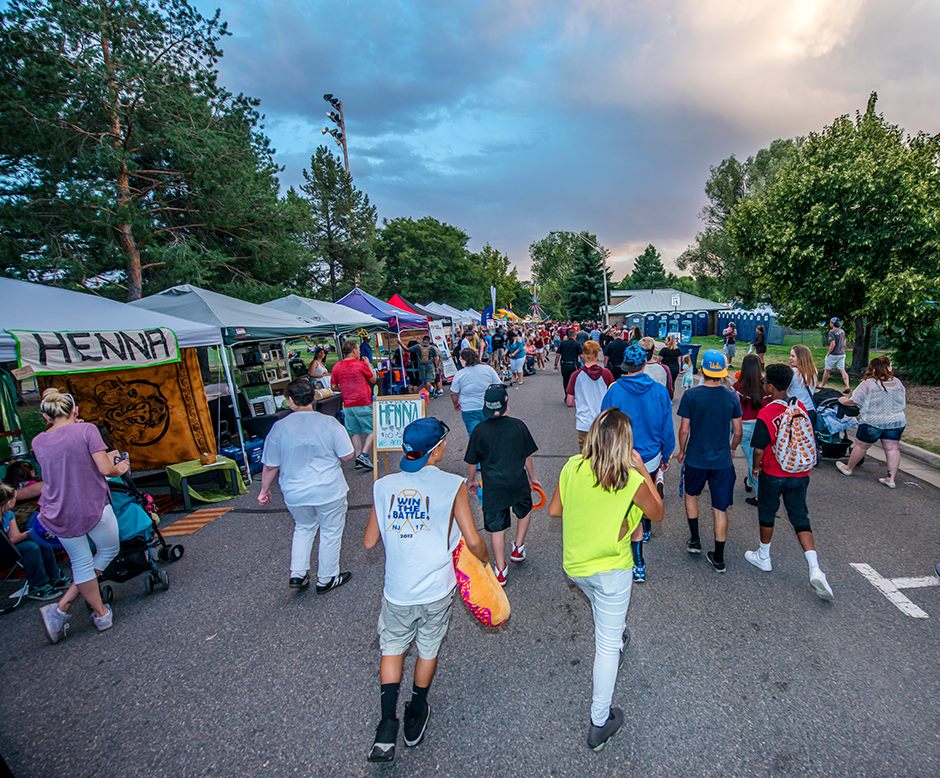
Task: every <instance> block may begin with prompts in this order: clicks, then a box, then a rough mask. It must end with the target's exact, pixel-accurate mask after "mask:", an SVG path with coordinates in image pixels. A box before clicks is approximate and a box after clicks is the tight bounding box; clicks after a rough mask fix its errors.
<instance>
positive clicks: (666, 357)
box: [659, 335, 682, 385]
mask: <svg viewBox="0 0 940 778" xmlns="http://www.w3.org/2000/svg"><path fill="white" fill-rule="evenodd" d="M681 358H682V352H681V351H680V350H679V349H678V347H677V346H676V339H675V337H673V336H672V335H669V336H667V337H666V341H665V345H664V346H663V347H662V348H661V349H660V350H659V359H660V361H661V362H662V363H663V367H665V368H666V369H668V370H669V372H670V373H672V383H673V385H675V383H676V378H677V376H678V375H679V360H680V359H681Z"/></svg>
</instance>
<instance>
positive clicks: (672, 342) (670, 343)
mask: <svg viewBox="0 0 940 778" xmlns="http://www.w3.org/2000/svg"><path fill="white" fill-rule="evenodd" d="M675 347H676V336H675V335H667V336H666V340H665V341H663V348H675Z"/></svg>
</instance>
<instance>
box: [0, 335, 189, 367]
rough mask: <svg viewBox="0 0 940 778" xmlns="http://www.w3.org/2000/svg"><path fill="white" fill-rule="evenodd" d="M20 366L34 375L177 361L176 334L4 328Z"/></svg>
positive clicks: (178, 359) (146, 365) (177, 345)
mask: <svg viewBox="0 0 940 778" xmlns="http://www.w3.org/2000/svg"><path fill="white" fill-rule="evenodd" d="M7 332H9V333H10V334H11V335H12V336H13V338H14V339H15V340H16V348H17V361H18V363H19V364H18V366H19V367H20V368H26V367H29V368H32V370H33V372H34V373H35V374H36V375H66V374H71V373H90V372H93V371H94V372H100V371H103V370H108V371H110V370H130V369H133V368H139V367H151V366H153V365H167V364H171V363H173V362H179V361H180V350H179V343H178V342H177V340H176V333H175V332H173V330H171V329H169V328H167V327H156V328H154V329H150V330H116V331H110V332H108V331H98V332H88V331H86V332H80V331H76V332H30V331H26V330H7Z"/></svg>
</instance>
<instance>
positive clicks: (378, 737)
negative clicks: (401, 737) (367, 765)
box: [369, 719, 398, 762]
mask: <svg viewBox="0 0 940 778" xmlns="http://www.w3.org/2000/svg"><path fill="white" fill-rule="evenodd" d="M396 740H398V719H382V720H381V721H380V722H379V726H378V727H377V728H376V730H375V740H374V741H373V742H372V748H371V749H370V750H369V761H370V762H391V761H392V760H393V759H394V758H395V741H396Z"/></svg>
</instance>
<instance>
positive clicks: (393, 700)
mask: <svg viewBox="0 0 940 778" xmlns="http://www.w3.org/2000/svg"><path fill="white" fill-rule="evenodd" d="M400 688H401V684H400V683H383V684H382V694H381V703H382V718H383V719H395V718H398V717H397V716H396V715H395V713H396V711H397V710H398V690H399V689H400Z"/></svg>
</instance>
